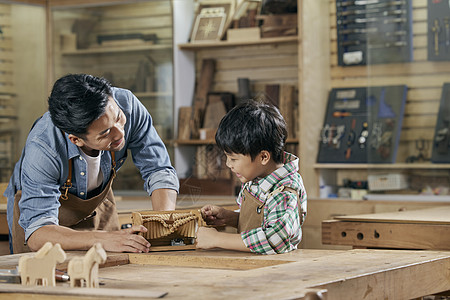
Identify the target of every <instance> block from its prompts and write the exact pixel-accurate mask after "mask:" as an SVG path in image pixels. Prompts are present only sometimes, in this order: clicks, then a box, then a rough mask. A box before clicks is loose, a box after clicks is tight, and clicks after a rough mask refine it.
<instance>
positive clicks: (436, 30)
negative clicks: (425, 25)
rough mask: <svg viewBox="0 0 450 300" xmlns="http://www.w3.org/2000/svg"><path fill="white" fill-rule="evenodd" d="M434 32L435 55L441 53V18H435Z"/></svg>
mask: <svg viewBox="0 0 450 300" xmlns="http://www.w3.org/2000/svg"><path fill="white" fill-rule="evenodd" d="M431 30H432V31H433V32H434V55H435V56H438V55H439V32H440V31H441V27H440V26H439V20H438V19H435V20H434V26H433V27H432V28H431Z"/></svg>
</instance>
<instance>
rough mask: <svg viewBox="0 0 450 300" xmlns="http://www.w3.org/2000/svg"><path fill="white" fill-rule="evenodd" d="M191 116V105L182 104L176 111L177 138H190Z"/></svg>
mask: <svg viewBox="0 0 450 300" xmlns="http://www.w3.org/2000/svg"><path fill="white" fill-rule="evenodd" d="M191 116H192V107H191V106H182V107H180V109H179V113H178V139H180V140H188V139H190V138H191V128H190V120H191Z"/></svg>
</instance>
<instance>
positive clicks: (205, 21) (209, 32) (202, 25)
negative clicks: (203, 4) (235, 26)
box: [191, 7, 227, 43]
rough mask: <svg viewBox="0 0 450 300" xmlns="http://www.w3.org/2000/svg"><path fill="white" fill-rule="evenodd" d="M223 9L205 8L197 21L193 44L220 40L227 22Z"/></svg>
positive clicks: (193, 31) (193, 32)
mask: <svg viewBox="0 0 450 300" xmlns="http://www.w3.org/2000/svg"><path fill="white" fill-rule="evenodd" d="M226 16H227V15H226V14H225V9H224V8H223V7H209V8H203V9H202V10H201V11H200V14H199V15H198V16H197V18H196V19H195V23H194V28H193V30H192V36H191V43H195V42H205V41H206V42H210V41H216V40H219V39H220V37H221V36H222V32H223V29H224V26H225V21H226Z"/></svg>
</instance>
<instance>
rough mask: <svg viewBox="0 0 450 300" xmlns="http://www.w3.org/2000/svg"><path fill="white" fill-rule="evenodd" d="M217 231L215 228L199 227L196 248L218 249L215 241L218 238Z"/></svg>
mask: <svg viewBox="0 0 450 300" xmlns="http://www.w3.org/2000/svg"><path fill="white" fill-rule="evenodd" d="M217 234H218V232H217V230H216V229H215V228H208V227H199V228H198V231H197V244H196V247H197V248H200V249H211V248H216V247H217V245H216V242H215V239H216V237H217Z"/></svg>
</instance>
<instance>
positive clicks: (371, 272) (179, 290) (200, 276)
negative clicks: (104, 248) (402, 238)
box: [0, 249, 450, 300]
mask: <svg viewBox="0 0 450 300" xmlns="http://www.w3.org/2000/svg"><path fill="white" fill-rule="evenodd" d="M78 255H80V254H78ZM109 255H110V254H109V253H108V256H109ZM133 255H138V256H141V257H142V258H143V259H146V258H147V257H148V256H152V255H155V258H156V257H159V256H160V254H156V253H155V254H133ZM164 256H167V257H165V259H167V260H169V258H170V259H171V260H173V261H177V260H180V261H182V262H183V261H201V260H202V259H205V260H206V261H212V260H214V259H217V261H218V265H219V266H220V264H221V261H222V259H223V260H224V261H225V263H227V262H229V261H231V260H233V259H237V260H238V261H240V262H242V263H243V264H245V261H246V260H249V262H250V264H251V263H252V262H253V261H254V260H258V261H261V263H262V264H264V263H263V262H264V261H269V262H270V261H278V262H281V264H278V265H276V266H273V265H272V266H270V264H267V265H268V266H266V267H261V268H255V269H249V270H235V269H217V268H198V267H190V266H172V265H152V267H148V265H140V264H127V265H121V266H117V267H107V268H101V269H100V270H99V276H100V278H101V281H102V282H103V283H104V286H102V287H101V288H99V289H98V290H102V289H105V290H107V289H118V288H122V289H134V290H137V291H146V292H148V291H150V292H161V291H167V292H168V293H167V295H166V296H165V299H203V298H211V297H212V298H213V299H229V298H236V299H238V298H239V299H244V298H245V299H249V298H250V299H253V298H266V299H305V295H306V294H307V293H309V292H311V289H312V290H313V293H315V294H313V295H309V296H318V294H317V293H318V292H319V291H323V290H328V292H327V299H328V300H333V299H412V298H417V297H421V296H425V295H430V294H433V293H437V292H441V291H445V290H448V289H450V282H449V281H448V279H447V272H446V271H447V270H448V269H449V268H450V254H449V253H448V252H439V251H420V252H418V251H402V250H398V251H388V250H350V251H340V250H328V251H324V250H306V249H305V250H296V251H293V252H290V253H287V254H284V255H273V256H266V255H255V254H249V253H242V252H232V251H221V250H218V251H190V252H188V251H186V252H173V253H168V254H165V255H164ZM19 257H20V255H15V256H14V255H7V256H3V257H0V267H1V268H5V266H7V265H9V266H11V265H14V262H15V264H17V261H18V259H19ZM292 261H293V262H292ZM380 262H383V263H380ZM398 282H402V284H398ZM274 284H276V285H277V289H274V288H273V286H274ZM368 286H370V289H368V288H367V287H368ZM60 287H61V286H60ZM64 288H66V289H67V287H64ZM78 290H80V289H78ZM83 290H84V289H83ZM150 295H151V294H150ZM212 295H213V296H212ZM33 298H37V299H42V298H38V297H37V296H35V295H33ZM110 298H111V299H118V298H120V296H119V295H111V296H110ZM73 299H81V298H80V296H76V297H75V296H74V298H73ZM307 299H310V298H307Z"/></svg>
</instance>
